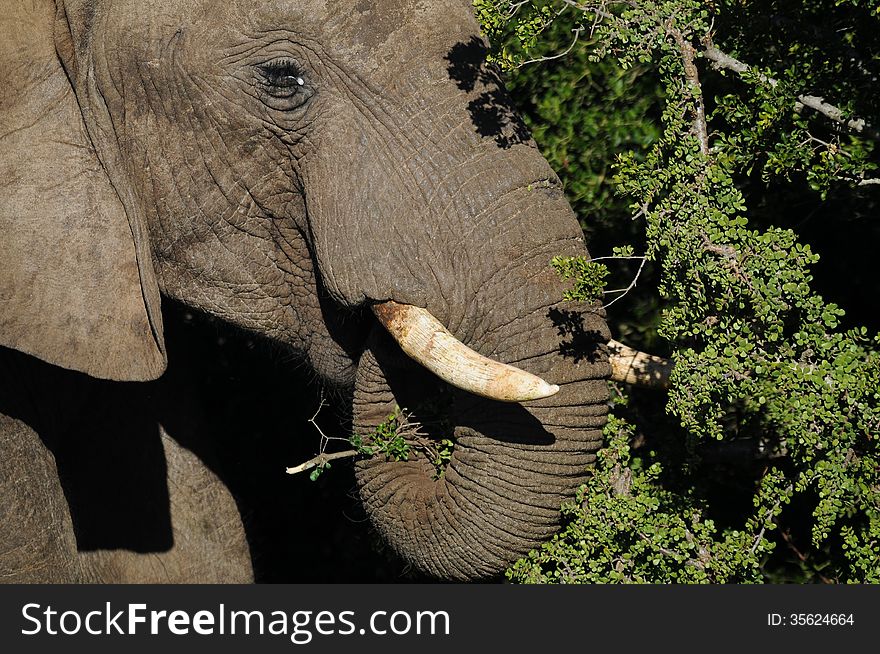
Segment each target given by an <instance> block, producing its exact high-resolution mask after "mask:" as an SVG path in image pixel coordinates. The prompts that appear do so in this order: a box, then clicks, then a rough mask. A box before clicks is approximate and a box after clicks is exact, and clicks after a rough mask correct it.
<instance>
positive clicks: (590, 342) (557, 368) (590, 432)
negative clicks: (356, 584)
mask: <svg viewBox="0 0 880 654" xmlns="http://www.w3.org/2000/svg"><path fill="white" fill-rule="evenodd" d="M545 265H546V264H545ZM511 277H514V278H515V275H513V274H511ZM546 281H547V282H549V283H544V284H535V285H534V286H533V287H532V292H531V293H529V292H528V291H525V290H523V289H522V288H519V287H512V288H511V289H510V293H511V294H516V295H518V296H520V298H521V299H522V298H525V299H526V300H528V299H531V300H532V303H531V304H529V303H528V302H526V306H529V307H530V310H527V311H524V312H523V313H522V315H519V316H510V317H509V319H508V317H507V316H509V313H505V311H504V307H503V306H498V308H497V310H496V312H495V313H494V314H491V313H490V314H486V315H484V316H483V320H484V321H485V320H486V317H487V315H488V316H490V317H491V318H492V319H493V322H495V323H496V324H495V326H494V328H493V329H491V330H490V334H489V336H490V337H491V338H486V339H483V340H482V341H480V342H474V341H471V342H470V343H468V344H469V345H471V346H472V347H474V348H475V349H477V350H478V351H480V352H481V353H482V354H485V355H487V356H492V357H493V358H495V359H497V360H500V361H503V362H505V363H512V364H516V365H519V366H520V367H522V368H523V369H525V370H528V371H529V372H533V373H535V374H539V375H541V376H542V377H543V378H544V379H546V380H547V381H549V382H550V383H555V384H559V385H560V387H561V390H560V391H559V393H557V394H556V395H554V396H553V397H550V398H547V399H544V400H540V401H533V402H528V403H524V404H522V405H520V404H503V403H499V402H492V401H489V400H484V399H481V398H478V397H474V396H472V395H469V394H467V393H465V392H463V391H458V390H456V389H450V388H448V387H445V388H444V385H443V384H442V382H439V381H438V380H433V379H431V375H430V373H427V372H424V371H422V370H419V369H418V368H416V367H415V366H414V365H413V363H412V362H411V361H409V360H408V359H406V357H405V355H403V354H402V353H401V352H400V351H399V349H397V346H396V344H394V343H393V342H392V341H391V340H390V338H389V337H388V335H387V334H385V333H384V331H383V330H382V329H381V328H380V327H377V328H376V331H374V333H373V334H372V336H371V339H370V344H369V348H368V350H367V351H366V352H365V353H364V355H363V357H362V359H361V361H360V365H359V368H358V374H357V382H356V390H355V398H354V422H355V431H356V433H359V434H361V435H363V436H368V435H369V434H370V433H371V432H372V431H373V430H374V429H375V427H376V425H377V424H379V422H381V421H382V420H384V419H385V418H386V417H387V416H388V414H389V413H390V412H391V411H392V410H393V408H394V406H395V405H398V406H400V407H405V408H407V409H408V410H410V411H412V412H413V414H414V416H413V419H414V420H418V421H420V422H425V423H430V422H431V421H432V420H433V419H434V418H433V417H432V415H429V414H431V413H432V412H434V411H436V407H435V408H434V409H429V410H427V411H420V410H419V408H418V407H419V405H420V403H422V404H423V403H424V399H425V397H428V398H429V399H430V398H431V397H434V398H437V397H439V398H445V400H441V401H440V404H441V407H440V409H439V411H441V412H442V413H443V414H444V415H443V416H442V417H441V420H444V419H445V420H446V421H447V422H446V424H445V427H444V429H441V430H439V432H438V431H437V430H434V433H430V432H431V430H428V431H429V435H431V436H433V437H435V438H441V437H448V436H449V435H450V433H454V437H455V449H454V452H453V456H452V460H451V462H450V463H449V465H448V467H447V469H446V471H445V474H443V476H442V477H441V478H440V479H435V477H436V470H435V468H434V466H433V465H432V464H431V463H430V462H429V461H428V459H427V457H426V456H424V455H422V454H420V453H418V452H415V451H414V452H412V453H411V454H410V456H409V458H408V460H406V461H389V460H387V459H385V458H384V457H374V458H372V459H369V460H366V461H362V462H360V463H359V464H358V465H357V468H356V476H357V482H358V487H359V491H360V496H361V499H362V501H363V503H364V506H365V507H366V509H367V512H368V514H369V515H370V517H371V519H372V522H373V524H374V525H376V527H377V528H378V530H379V531H380V532H381V534H382V535H383V536H384V538H385V539H386V541H387V542H388V543H390V544H391V546H392V547H393V548H394V550H395V551H396V552H397V553H398V554H399V555H401V556H402V557H404V558H405V559H406V560H407V561H410V562H412V563H413V564H414V565H415V566H416V567H417V568H419V569H420V570H422V571H424V572H427V573H429V574H432V575H435V576H437V577H441V578H445V579H453V580H459V581H466V580H477V579H482V578H487V577H491V576H494V575H497V574H499V573H500V572H502V571H503V570H504V569H505V568H506V567H507V566H509V565H510V564H511V563H512V562H513V561H515V560H516V559H517V558H519V557H521V556H523V555H524V554H526V553H527V552H528V551H529V550H531V549H533V548H535V547H536V546H538V545H539V544H540V543H541V542H543V541H545V540H547V539H548V538H549V537H550V536H551V535H552V534H553V533H554V532H555V531H556V530H557V528H558V525H559V507H560V505H561V503H562V502H563V501H565V500H567V499H571V498H572V497H573V495H574V492H575V490H576V489H577V487H578V486H579V485H581V484H582V483H584V481H585V479H586V476H587V474H588V469H589V467H590V465H591V464H592V463H593V462H594V460H595V451H596V450H597V449H598V448H599V447H600V445H601V430H602V427H603V426H604V424H605V420H606V411H607V404H606V401H607V385H606V383H605V382H604V379H603V378H604V377H606V376H607V374H608V369H607V359H606V357H605V356H604V354H603V352H602V351H601V345H599V344H600V343H603V342H604V341H605V340H607V329H606V327H605V324H604V321H603V320H602V317H601V314H599V313H596V312H595V309H593V310H592V312H590V311H587V312H585V313H583V314H581V315H579V316H576V315H575V314H573V313H571V312H570V311H569V310H568V308H566V307H561V306H558V307H557V306H554V300H558V298H560V297H561V294H562V289H561V287H559V285H558V284H554V283H552V281H553V280H546ZM542 295H543V296H544V302H541V301H540V297H541V296H542ZM499 297H502V298H503V297H505V296H504V295H501V296H499ZM474 306H475V307H480V306H482V309H483V311H486V310H487V308H486V307H485V306H484V305H481V303H475V305H474ZM521 308H522V307H521ZM475 310H476V309H475ZM498 314H501V315H504V316H505V317H503V318H502V317H501V316H499V315H498ZM561 334H562V335H561ZM465 342H467V341H465ZM566 344H568V345H572V344H574V345H575V346H576V347H577V348H578V350H579V351H582V354H578V355H575V353H572V354H570V355H569V354H568V348H567V347H566ZM564 353H565V354H564Z"/></svg>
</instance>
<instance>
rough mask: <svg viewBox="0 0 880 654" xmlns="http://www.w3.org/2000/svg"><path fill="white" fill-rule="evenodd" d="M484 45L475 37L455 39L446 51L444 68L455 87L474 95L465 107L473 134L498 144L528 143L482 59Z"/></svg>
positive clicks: (526, 133)
mask: <svg viewBox="0 0 880 654" xmlns="http://www.w3.org/2000/svg"><path fill="white" fill-rule="evenodd" d="M486 54H487V50H486V45H485V44H484V43H483V41H482V40H480V39H478V38H477V37H475V36H474V37H471V38H470V40H469V41H467V42H464V43H456V44H455V45H454V46H452V48H451V49H450V51H449V54H447V55H446V57H445V58H446V61H448V62H449V64H448V65H447V67H446V70H447V71H448V73H449V77H450V79H452V80H453V81H454V82H455V83H456V85H457V86H458V88H460V89H461V90H463V91H465V92H466V93H468V94H473V93H474V92H477V96H476V97H475V98H473V99H472V100H471V101H470V102H468V105H467V108H468V112H469V113H470V115H471V121H472V122H473V124H474V129H475V130H476V132H477V134H479V135H480V136H483V137H487V138H492V139H493V140H494V141H495V143H496V144H497V145H498V147H500V148H504V149H508V148H510V147H512V146H514V145H516V144H518V143H528V142H529V141H530V140H531V135H530V134H529V130H528V128H527V127H526V124H525V123H524V122H523V120H522V118H521V117H520V116H519V113H518V112H517V110H516V108H515V107H514V104H513V100H512V99H511V97H510V95H509V94H508V93H507V91H506V90H505V89H504V85H503V83H502V82H501V79H500V77H499V76H498V73H497V71H495V70H494V69H493V68H491V67H490V66H489V65H488V64H487V63H486Z"/></svg>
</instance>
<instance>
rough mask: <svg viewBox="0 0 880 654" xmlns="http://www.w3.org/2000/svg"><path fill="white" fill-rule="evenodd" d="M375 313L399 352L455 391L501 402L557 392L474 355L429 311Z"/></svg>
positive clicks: (386, 308) (402, 307) (385, 307)
mask: <svg viewBox="0 0 880 654" xmlns="http://www.w3.org/2000/svg"><path fill="white" fill-rule="evenodd" d="M373 313H374V314H375V315H376V318H378V319H379V322H380V323H382V326H383V327H385V329H387V330H388V333H389V334H391V336H392V337H393V338H394V340H395V341H397V343H398V345H400V349H402V350H403V351H404V352H405V353H406V354H407V355H408V356H409V357H410V358H412V359H413V360H415V361H416V363H418V364H420V365H422V366H424V367H425V368H427V369H428V370H430V371H431V372H433V373H434V374H435V375H437V376H438V377H439V378H440V379H442V380H443V381H445V382H446V383H447V384H450V385H451V386H455V387H456V388H460V389H462V390H464V391H468V392H469V393H474V394H475V395H480V396H482V397H487V398H489V399H492V400H499V401H501V402H526V401H528V400H539V399H541V398H544V397H550V396H551V395H553V394H554V393H556V392H557V391H559V386H556V385H555V384H548V383H547V382H545V381H544V380H543V379H541V378H540V377H536V376H535V375H533V374H531V373H528V372H526V371H524V370H520V369H519V368H516V367H514V366H509V365H507V364H506V363H500V362H498V361H493V360H492V359H489V358H487V357H484V356H483V355H482V354H478V353H477V352H474V351H473V350H472V349H470V348H469V347H468V346H467V345H465V344H464V343H462V342H461V341H459V340H458V339H457V338H455V336H453V335H452V334H450V333H449V330H447V329H446V328H445V327H444V326H443V325H442V324H440V321H439V320H437V319H436V318H435V317H434V316H432V315H431V314H430V312H429V311H428V310H427V309H422V308H419V307H414V306H412V305H410V304H400V303H398V302H394V301H391V300H389V301H387V302H383V303H382V304H374V305H373Z"/></svg>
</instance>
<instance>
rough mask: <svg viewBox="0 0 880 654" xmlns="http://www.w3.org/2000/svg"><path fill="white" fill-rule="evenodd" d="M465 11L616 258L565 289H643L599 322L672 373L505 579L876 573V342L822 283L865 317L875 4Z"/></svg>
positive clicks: (721, 3) (642, 402)
mask: <svg viewBox="0 0 880 654" xmlns="http://www.w3.org/2000/svg"><path fill="white" fill-rule="evenodd" d="M475 7H476V10H477V14H478V16H479V17H480V19H481V21H482V22H483V25H484V28H485V30H486V33H487V35H488V37H489V38H490V42H491V45H492V52H493V56H494V58H495V60H496V62H498V63H499V64H500V65H501V66H502V67H503V68H505V69H506V70H507V71H508V72H507V75H508V78H509V81H510V85H511V88H512V91H513V93H514V96H515V98H516V99H517V100H518V101H519V102H520V103H521V105H522V108H523V111H524V112H525V115H526V120H527V122H528V123H529V125H530V127H531V128H532V130H533V133H534V135H535V138H536V140H537V141H538V144H539V146H540V147H541V148H542V150H543V151H544V152H545V154H546V155H547V156H548V159H549V160H550V162H551V164H553V165H554V167H555V168H556V170H557V171H558V172H559V174H560V177H561V178H562V179H563V181H564V182H565V184H566V190H567V192H568V193H569V196H570V199H571V200H572V203H573V206H574V207H575V209H576V210H577V211H578V212H579V214H580V216H581V219H582V222H583V224H584V226H585V229H586V230H587V232H588V242H590V244H591V252H592V254H593V255H594V256H596V257H597V258H598V257H600V256H603V255H607V254H611V251H612V248H613V247H617V248H621V247H626V248H627V249H626V250H625V251H624V250H621V249H618V250H617V251H616V253H615V254H614V255H613V256H614V259H612V261H613V263H608V264H605V263H602V264H597V263H592V262H580V263H578V262H573V261H568V262H562V261H556V262H555V265H556V267H557V269H558V270H560V272H562V273H563V274H565V275H568V276H569V277H572V278H573V280H574V285H573V289H572V291H571V292H570V294H574V295H577V294H579V293H582V294H587V295H589V294H595V293H596V292H601V282H602V281H603V279H604V273H605V272H608V269H610V278H611V279H612V280H613V282H612V284H613V286H614V287H620V288H623V289H626V288H628V287H629V288H631V285H630V284H629V282H628V281H627V279H629V280H630V281H631V280H632V279H633V278H634V276H635V275H636V274H638V273H639V272H641V273H642V275H641V277H640V279H639V283H638V285H637V286H635V290H634V291H633V290H632V289H631V291H630V292H629V293H628V294H626V295H625V297H623V295H622V294H620V293H618V294H613V295H612V294H610V293H611V292H610V291H606V293H609V295H607V296H606V303H607V304H610V300H611V299H612V298H613V299H615V300H617V299H620V300H621V301H620V302H615V305H614V307H612V308H611V309H609V322H610V323H611V325H612V330H613V331H614V332H615V334H616V335H617V337H618V338H621V339H622V340H628V341H629V342H630V344H634V345H637V346H642V347H649V348H652V349H654V350H656V351H662V352H664V353H668V354H670V355H671V356H672V357H673V360H674V363H675V367H674V370H673V374H672V378H671V387H670V389H669V392H668V394H667V395H665V396H663V395H658V394H656V393H654V394H653V395H652V394H651V393H646V392H636V391H632V392H630V391H625V390H623V389H618V388H616V389H615V397H616V402H615V407H614V410H613V416H612V418H611V420H610V421H609V427H608V431H607V436H608V440H609V444H608V448H607V449H606V450H605V451H604V452H603V454H602V456H601V457H600V460H599V464H598V466H597V468H596V470H595V472H594V475H593V477H592V479H591V481H590V483H589V484H587V485H586V486H585V487H584V488H583V489H582V490H581V492H580V494H579V496H578V498H577V502H576V503H575V504H571V505H566V506H565V507H564V508H563V516H564V527H563V531H562V532H561V533H560V534H559V536H558V537H557V538H556V539H554V540H553V541H552V542H551V543H548V544H547V545H546V546H544V547H543V548H541V549H540V550H538V551H536V552H533V553H532V554H531V555H530V556H529V557H527V558H526V559H523V560H522V561H520V562H519V563H517V564H516V565H515V566H513V568H511V570H510V571H509V573H508V576H509V578H510V579H512V580H514V581H522V582H550V581H558V582H620V581H633V582H727V583H730V582H755V581H773V582H779V581H800V582H805V581H831V582H878V581H880V472H878V471H880V447H878V426H880V402H878V399H880V354H878V352H880V340H878V338H877V336H876V335H875V332H876V329H877V324H876V323H872V324H870V330H869V329H868V328H867V327H864V326H859V325H857V324H856V323H855V322H853V320H852V319H851V318H848V317H847V316H846V314H845V313H844V311H843V309H841V308H840V307H839V306H837V304H835V303H833V302H827V301H825V300H824V299H823V297H822V296H821V295H820V294H819V293H818V292H817V291H816V290H815V289H816V287H817V286H818V287H820V288H821V289H822V290H823V291H828V290H830V292H831V293H833V294H834V295H835V296H836V297H839V298H840V302H844V301H846V306H852V307H853V308H854V310H855V314H856V315H857V316H858V317H860V318H862V319H865V320H872V317H871V312H870V311H869V310H865V309H864V307H862V306H861V305H863V304H864V303H865V302H868V303H870V302H871V301H872V298H870V297H864V295H865V294H866V293H871V292H875V291H874V289H873V285H872V287H871V288H866V287H865V286H863V285H860V284H859V281H860V279H859V277H858V276H859V275H865V276H866V277H867V278H869V279H870V278H872V277H873V270H872V266H871V262H870V259H869V260H868V261H854V260H853V256H852V253H853V252H854V251H855V252H858V251H860V248H865V247H868V248H869V251H870V248H871V247H873V246H874V245H875V244H876V243H877V236H880V234H878V227H877V221H876V215H877V209H878V195H880V184H878V183H877V182H876V181H875V180H876V179H877V177H876V175H877V173H876V170H877V168H878V154H877V151H876V147H875V144H876V141H877V140H878V135H877V132H876V131H874V130H873V129H872V128H871V125H877V124H880V120H878V119H880V100H878V98H880V94H878V93H877V86H878V84H877V80H878V78H880V29H878V28H880V10H878V5H877V3H876V2H858V1H856V0H852V1H850V2H838V1H835V0H815V1H812V2H785V1H778V2H768V3H745V4H744V3H741V2H737V1H735V0H716V1H715V2H712V3H706V2H699V1H697V0H666V1H647V2H640V3H630V2H602V3H596V5H595V6H592V5H591V6H590V7H586V5H585V6H584V7H583V8H577V7H576V6H574V5H572V4H570V3H567V2H564V1H563V0H558V1H556V0H553V1H537V0H536V1H533V2H527V3H510V2H503V1H498V0H477V1H476V2H475ZM513 8H515V11H514V10H513ZM575 36H577V41H576V42H575V38H574V37H575ZM716 46H717V49H714V48H716ZM719 51H720V53H721V54H720V55H719ZM561 53H567V54H565V56H562V57H555V55H557V54H561ZM725 55H726V58H725ZM710 56H711V57H712V59H710V58H709V57H710ZM733 57H735V59H733ZM530 59H536V60H539V61H536V62H535V63H524V62H527V61H529V60H530ZM542 59H543V61H540V60H542ZM710 64H711V65H710ZM743 64H748V65H747V66H745V65H743ZM719 66H721V67H724V69H723V70H716V68H717V67H719ZM820 96H821V98H825V99H826V100H821V102H823V103H824V104H819V103H820V99H819V98H820ZM830 105H833V107H832V109H833V111H832V110H831V109H829V106H830ZM805 212H806V213H805ZM816 215H818V216H821V217H822V218H823V220H824V223H823V222H821V221H820V222H819V223H818V224H817V223H816V222H815V221H813V222H812V223H811V222H810V221H811V218H812V217H813V216H816ZM871 218H873V220H871ZM844 228H852V231H853V232H854V233H855V234H856V235H862V236H863V237H865V240H867V242H868V243H869V244H871V245H869V246H865V245H864V244H863V243H858V242H857V243H851V242H850V241H851V236H848V235H847V234H846V231H845V230H844ZM841 231H843V234H841ZM804 236H808V237H809V238H810V239H811V240H813V242H814V243H818V245H819V249H820V252H822V254H823V255H825V254H826V253H830V257H828V258H829V259H830V260H831V263H830V265H826V266H825V268H822V269H821V272H822V275H821V279H819V280H818V281H817V279H816V278H815V271H816V270H817V269H820V267H819V264H818V262H819V257H818V255H817V254H816V253H814V252H813V250H812V249H811V248H810V247H809V246H808V245H806V244H805V243H804V242H803V237H804ZM871 238H873V239H874V240H873V243H872V242H871V240H870V239H871ZM826 244H827V246H828V250H823V249H822V248H823V246H825V245H826ZM861 251H863V250H861ZM633 252H636V253H638V254H639V257H644V260H643V262H644V263H645V264H646V265H645V266H644V271H643V270H642V265H641V263H636V262H639V257H635V256H633V254H632V253H633ZM622 255H628V256H622ZM606 265H607V266H608V268H607V269H605V270H604V271H603V270H602V268H600V266H606ZM869 275H870V277H868V276H869ZM618 278H619V279H618ZM618 282H620V283H618ZM574 295H572V297H573V296H574Z"/></svg>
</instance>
